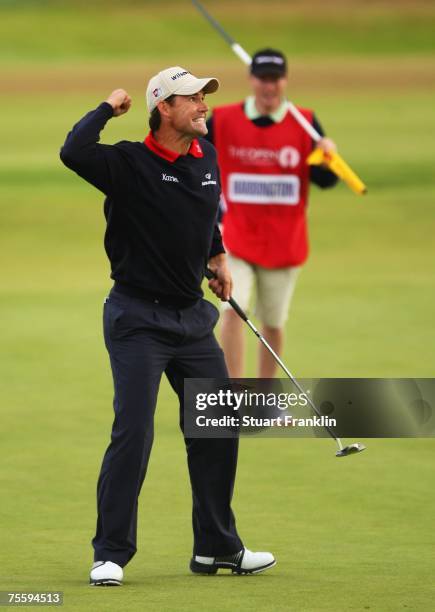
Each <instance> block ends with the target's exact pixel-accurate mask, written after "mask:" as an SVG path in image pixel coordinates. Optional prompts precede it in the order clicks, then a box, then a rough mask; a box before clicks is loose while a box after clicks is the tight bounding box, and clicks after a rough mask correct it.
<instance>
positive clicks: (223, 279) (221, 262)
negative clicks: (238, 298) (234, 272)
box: [208, 253, 233, 302]
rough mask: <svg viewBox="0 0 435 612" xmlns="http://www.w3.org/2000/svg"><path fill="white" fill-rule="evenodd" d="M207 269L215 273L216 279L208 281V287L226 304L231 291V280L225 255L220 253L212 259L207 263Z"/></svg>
mask: <svg viewBox="0 0 435 612" xmlns="http://www.w3.org/2000/svg"><path fill="white" fill-rule="evenodd" d="M208 267H209V268H210V270H211V271H212V272H214V273H215V275H216V278H213V279H212V280H210V281H209V283H208V286H209V287H210V289H211V290H212V291H213V293H214V294H215V295H217V296H218V298H220V299H221V300H222V301H223V302H228V300H229V299H230V297H231V293H232V290H233V279H232V278H231V273H230V270H229V268H228V264H227V262H226V256H225V254H223V253H221V254H220V255H216V257H212V258H211V259H210V261H209V262H208Z"/></svg>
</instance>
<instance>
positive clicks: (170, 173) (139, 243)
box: [60, 102, 225, 306]
mask: <svg viewBox="0 0 435 612" xmlns="http://www.w3.org/2000/svg"><path fill="white" fill-rule="evenodd" d="M112 116H113V109H112V107H111V105H110V104H108V103H107V102H103V103H102V104H100V106H98V108H96V109H95V110H93V111H91V112H90V113H88V114H87V115H85V117H83V119H81V120H80V121H79V122H78V123H77V124H76V125H75V126H74V128H73V129H72V131H71V132H70V133H69V134H68V136H67V138H66V141H65V144H64V146H63V147H62V149H61V153H60V157H61V159H62V161H63V163H64V164H65V165H66V166H68V168H71V169H72V170H74V171H75V172H76V173H77V174H78V175H79V176H81V177H82V178H84V179H85V180H86V181H88V182H89V183H91V184H92V185H94V186H95V187H97V188H98V189H99V190H100V191H102V192H103V193H104V194H105V195H106V199H105V202H104V214H105V217H106V221H107V229H106V234H105V239H104V246H105V249H106V253H107V256H108V258H109V260H110V264H111V269H112V273H111V277H112V278H113V279H114V280H115V281H116V286H118V288H123V290H124V292H125V293H130V294H131V295H138V296H142V297H145V298H147V297H149V298H152V299H154V298H157V299H160V300H161V301H162V302H163V303H169V304H173V305H175V306H185V305H186V306H187V305H189V304H192V303H194V302H195V301H196V300H197V299H198V298H200V297H201V296H202V295H203V294H202V291H201V282H202V279H203V277H204V270H205V267H206V264H207V262H208V260H209V258H210V257H213V256H214V255H217V254H219V253H223V252H225V251H224V248H223V246H222V239H221V235H220V232H219V228H218V227H217V225H216V215H217V210H218V206H219V194H220V183H219V172H218V169H217V165H216V152H215V149H214V147H213V145H211V144H210V143H209V142H207V141H206V140H204V139H200V140H199V144H200V148H201V149H202V151H203V157H194V156H193V155H191V154H187V155H180V156H178V158H177V159H176V160H175V161H169V160H168V159H165V158H164V157H162V156H161V155H159V154H158V153H157V152H154V151H153V150H151V149H150V148H149V147H148V146H146V144H144V143H143V142H127V141H122V142H119V143H117V144H115V145H106V144H99V143H98V141H99V137H100V132H101V130H102V129H103V128H104V126H105V124H106V123H107V121H108V120H109V119H110V118H111V117H112Z"/></svg>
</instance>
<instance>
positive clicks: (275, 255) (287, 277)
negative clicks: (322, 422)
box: [207, 48, 337, 378]
mask: <svg viewBox="0 0 435 612" xmlns="http://www.w3.org/2000/svg"><path fill="white" fill-rule="evenodd" d="M249 79H250V86H251V89H252V95H250V96H249V97H247V98H246V100H244V101H243V102H238V103H236V104H229V105H226V106H220V107H217V108H214V110H213V113H212V116H211V117H210V119H209V120H208V122H207V127H208V135H207V139H208V140H210V142H213V144H214V145H215V147H216V149H217V152H218V164H219V168H220V171H221V180H222V201H223V218H222V224H223V241H224V245H225V248H226V250H227V254H228V264H229V267H230V270H231V273H232V277H233V281H234V292H233V297H234V298H235V300H236V301H237V302H238V303H239V304H240V306H241V307H242V308H243V309H244V310H245V311H246V310H247V309H248V306H249V300H250V295H251V292H252V289H253V285H254V283H255V285H256V314H257V316H258V317H259V319H260V321H261V323H262V334H263V336H264V337H265V338H266V340H267V341H268V342H269V344H270V345H271V346H272V348H273V349H274V350H275V352H276V353H278V355H280V354H281V352H282V347H283V342H284V331H283V330H284V325H285V322H286V319H287V314H288V310H289V306H290V301H291V298H292V295H293V291H294V288H295V283H296V278H297V276H298V272H299V269H300V267H301V266H302V265H303V263H304V262H305V260H306V259H307V255H308V238H307V218H306V213H307V205H308V191H309V183H310V182H313V183H315V184H316V185H318V186H319V187H322V188H326V187H332V186H333V185H335V184H336V182H337V177H336V176H335V174H333V173H332V172H331V171H330V170H328V169H327V168H325V167H322V166H308V164H307V163H306V159H307V157H308V156H309V154H310V153H311V151H312V150H313V148H314V143H313V141H312V140H311V138H310V136H309V135H307V133H306V132H305V131H304V129H303V128H302V127H301V126H300V125H299V123H298V122H297V121H296V120H295V119H294V117H293V116H292V115H291V114H290V112H289V111H288V108H287V102H286V97H285V91H286V88H287V60H286V57H285V56H284V54H283V53H281V51H278V50H275V49H269V48H268V49H262V50H260V51H257V53H255V55H254V56H253V58H252V63H251V67H250V75H249ZM299 110H300V111H301V112H302V114H303V115H304V117H305V118H306V119H307V120H308V121H309V122H310V123H311V124H312V125H313V126H314V127H315V129H316V130H317V131H318V132H319V133H320V134H321V135H322V136H323V135H324V132H323V130H322V127H321V126H320V124H319V122H318V120H317V119H316V117H315V115H314V113H313V111H311V110H308V109H302V108H300V109H299ZM316 146H317V147H320V148H321V149H323V150H324V151H327V152H331V151H335V144H334V142H333V141H332V140H330V139H328V138H326V137H323V138H322V139H321V140H320V142H318V143H316ZM222 309H223V320H222V334H221V342H222V347H223V349H224V353H225V359H226V363H227V367H228V370H229V372H230V375H231V377H233V378H240V377H242V376H243V369H244V330H243V322H242V320H241V319H240V317H238V315H237V314H236V313H235V312H234V311H233V310H232V309H231V307H230V306H229V305H228V304H227V303H225V302H224V303H223V304H222ZM276 368H277V365H276V362H275V360H274V359H273V357H272V355H271V354H270V352H268V351H267V350H266V349H265V347H264V346H263V345H262V344H260V355H259V365H258V375H259V376H260V377H261V378H272V377H273V376H274V374H275V372H276Z"/></svg>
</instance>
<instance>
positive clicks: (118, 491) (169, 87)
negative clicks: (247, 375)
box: [61, 66, 275, 585]
mask: <svg viewBox="0 0 435 612" xmlns="http://www.w3.org/2000/svg"><path fill="white" fill-rule="evenodd" d="M218 86H219V83H218V81H217V80H216V79H214V78H202V79H198V78H196V77H194V76H193V75H192V74H191V73H190V72H189V71H187V70H185V69H184V68H181V67H179V66H176V67H172V68H168V69H166V70H163V71H161V72H159V73H158V74H157V75H155V76H154V77H153V78H152V79H151V80H150V82H149V84H148V88H147V93H146V97H147V104H148V110H149V112H150V113H151V115H150V120H149V123H150V128H151V131H150V133H149V134H148V136H147V137H146V139H145V141H144V142H126V141H122V142H119V143H117V144H115V145H105V144H99V142H98V141H99V138H100V132H101V130H102V129H103V128H104V126H105V125H106V123H107V122H108V121H109V120H110V119H111V118H112V117H118V116H120V115H122V114H124V113H126V112H127V111H128V110H129V108H130V105H131V98H130V96H129V95H128V94H127V92H126V91H124V90H123V89H117V90H115V91H113V92H112V93H111V94H110V96H109V97H108V98H107V100H106V101H105V102H103V103H102V104H100V105H99V106H98V107H97V108H96V109H95V110H93V111H91V112H90V113H88V114H87V115H85V117H83V119H81V120H80V121H79V122H78V123H77V124H76V125H75V126H74V128H73V129H72V131H71V132H70V133H69V134H68V136H67V139H66V141H65V144H64V146H63V148H62V150H61V159H62V161H63V162H64V164H65V165H66V166H68V167H69V168H71V169H72V170H74V171H75V172H76V173H77V174H78V175H79V176H81V177H82V178H84V179H85V180H86V181H88V182H89V183H91V184H92V185H94V186H95V187H97V188H98V189H99V190H100V191H102V192H103V193H104V194H105V196H106V199H105V202H104V213H105V217H106V221H107V229H106V234H105V240H104V245H105V249H106V253H107V255H108V258H109V260H110V264H111V270H112V274H111V277H112V279H113V280H114V286H113V288H112V289H111V291H110V294H109V296H108V297H107V298H106V301H105V304H104V338H105V343H106V347H107V350H108V352H109V356H110V363H111V367H112V374H113V380H114V389H115V395H114V402H113V406H114V411H115V419H114V422H113V428H112V436H111V442H110V444H109V446H108V448H107V450H106V453H105V455H104V459H103V463H102V467H101V473H100V477H99V480H98V487H97V500H98V519H97V528H96V534H95V537H94V538H93V540H92V544H93V548H94V561H95V562H94V564H93V566H92V569H91V575H90V582H91V584H92V585H119V584H121V583H122V580H123V569H122V568H123V567H124V566H125V565H126V564H127V563H128V562H129V561H130V559H131V558H132V557H133V555H134V554H135V552H136V550H137V545H136V528H137V513H138V497H139V493H140V490H141V486H142V483H143V480H144V477H145V474H146V470H147V465H148V459H149V456H150V452H151V446H152V443H153V419H154V411H155V407H156V401H157V394H158V389H159V384H160V380H161V377H162V374H163V373H165V374H166V376H167V378H168V380H169V382H170V384H171V386H172V387H173V389H174V391H175V392H176V394H177V395H178V398H179V403H180V425H181V429H183V382H184V378H185V377H197V378H201V377H216V378H226V377H227V376H228V373H227V369H226V366H225V361H224V356H223V353H222V350H221V349H220V347H219V345H218V343H217V341H216V339H215V337H214V335H213V328H214V326H215V324H216V321H217V319H218V315H219V313H218V310H217V309H216V308H215V307H214V306H213V305H212V304H211V303H210V302H208V301H206V300H204V299H203V294H202V291H201V282H202V280H203V277H204V271H205V268H206V266H207V265H208V266H209V267H210V269H211V270H213V271H214V272H215V273H216V277H217V278H216V279H215V280H213V281H210V287H211V289H212V290H213V291H214V293H215V294H216V295H217V296H218V297H219V298H221V299H222V300H227V299H229V297H230V294H231V289H232V283H231V276H230V273H229V270H228V267H227V263H226V256H225V252H224V248H223V246H222V240H221V235H220V232H219V229H218V227H217V225H216V215H217V210H218V203H219V192H220V185H219V175H218V170H217V166H216V153H215V149H214V147H213V146H212V145H211V144H210V143H208V142H207V141H206V140H204V139H203V136H205V134H206V133H207V127H206V122H205V118H206V113H207V111H208V108H207V105H206V103H205V94H208V93H213V92H215V91H216V90H217V89H218ZM185 443H186V451H187V462H188V467H189V474H190V481H191V486H192V494H193V534H194V546H193V557H192V559H191V562H190V568H191V570H192V571H193V572H195V573H199V574H215V573H216V572H217V570H218V569H220V568H227V569H230V570H232V571H233V572H237V573H240V574H245V573H252V572H258V571H262V570H265V569H268V568H269V567H272V566H273V565H274V564H275V560H274V558H273V556H272V555H271V554H270V553H258V552H257V553H253V552H251V551H249V550H247V549H246V548H245V547H244V546H243V543H242V541H241V539H240V537H239V535H238V533H237V530H236V525H235V519H234V515H233V513H232V511H231V505H230V504H231V498H232V493H233V487H234V479H235V473H236V464H237V450H238V441H237V440H235V439H185ZM168 469H170V465H168ZM168 554H169V555H170V554H171V551H170V550H168Z"/></svg>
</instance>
